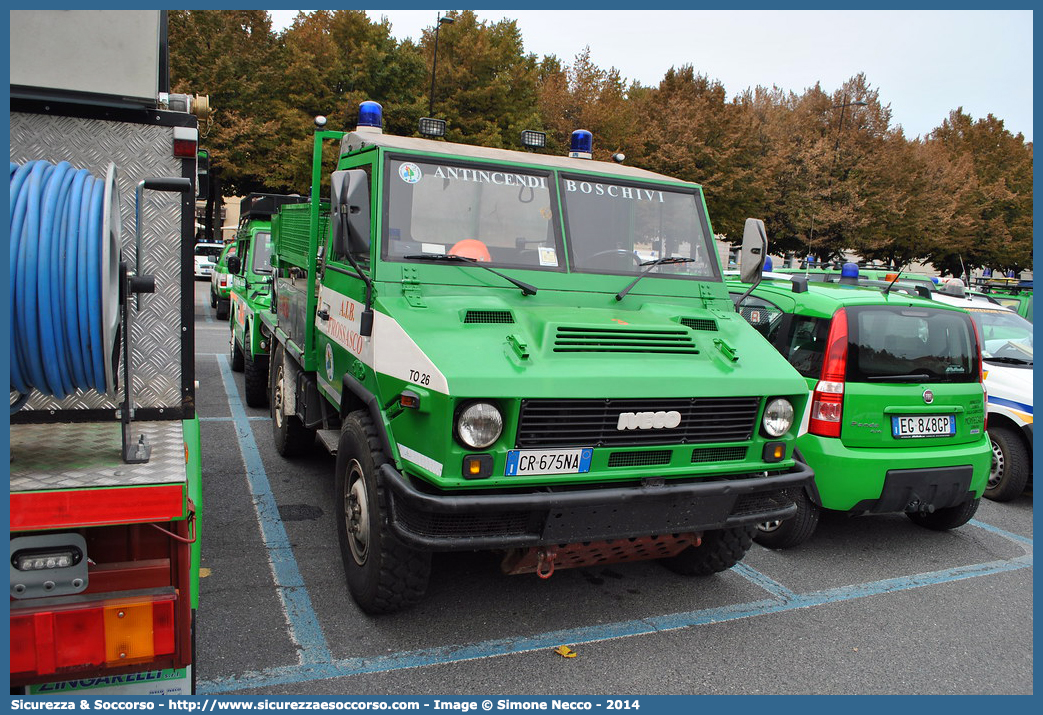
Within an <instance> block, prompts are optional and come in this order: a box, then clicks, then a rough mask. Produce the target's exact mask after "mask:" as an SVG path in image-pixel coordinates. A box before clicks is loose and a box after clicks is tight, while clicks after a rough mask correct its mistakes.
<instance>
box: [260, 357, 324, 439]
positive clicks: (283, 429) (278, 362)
mask: <svg viewBox="0 0 1043 715" xmlns="http://www.w3.org/2000/svg"><path fill="white" fill-rule="evenodd" d="M283 354H284V348H283V346H282V345H279V344H277V345H276V347H275V351H274V352H273V353H272V354H271V356H270V358H269V360H270V362H269V369H268V377H269V379H270V382H269V390H268V394H269V396H270V399H269V403H270V405H271V414H272V442H273V443H274V444H275V451H276V452H278V453H279V454H281V455H282V456H283V457H296V456H297V455H299V454H303V453H304V452H306V451H307V450H309V449H311V448H312V447H313V446H314V445H315V430H313V429H308V428H307V427H305V426H304V424H303V423H302V422H301V420H300V418H299V417H297V415H288V414H286V412H284V411H283V407H284V402H283V395H282V391H283V386H282V378H283V370H284V369H285V366H284V365H283V362H284V361H283Z"/></svg>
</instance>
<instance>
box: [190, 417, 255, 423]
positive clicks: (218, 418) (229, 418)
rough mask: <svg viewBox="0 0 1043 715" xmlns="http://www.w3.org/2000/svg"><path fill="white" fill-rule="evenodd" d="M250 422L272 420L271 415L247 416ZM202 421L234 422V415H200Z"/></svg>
mask: <svg viewBox="0 0 1043 715" xmlns="http://www.w3.org/2000/svg"><path fill="white" fill-rule="evenodd" d="M246 419H247V421H249V422H263V421H264V420H270V419H271V417H256V416H254V417H247V418H246ZM199 421H200V422H234V421H235V418H234V417H200V418H199Z"/></svg>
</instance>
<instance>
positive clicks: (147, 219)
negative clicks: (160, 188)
mask: <svg viewBox="0 0 1043 715" xmlns="http://www.w3.org/2000/svg"><path fill="white" fill-rule="evenodd" d="M172 146H173V129H172V128H171V127H164V126H152V125H142V124H129V123H124V122H112V121H105V120H100V119H81V118H77V117H58V116H49V115H40V114H25V113H12V114H11V161H14V162H18V163H24V162H27V161H32V160H34V159H46V160H48V161H51V162H54V163H57V162H59V161H68V162H70V163H71V164H72V165H73V166H75V167H76V168H82V169H87V170H89V171H90V172H91V173H92V174H93V175H94V176H95V177H98V178H103V177H104V176H105V170H106V167H107V166H108V164H109V162H115V164H116V167H117V171H118V174H117V176H118V181H119V194H120V202H121V204H120V215H121V218H122V223H123V258H124V259H125V260H127V261H128V262H129V263H130V264H131V265H132V266H133V264H134V257H135V256H134V243H135V241H134V237H135V231H134V192H135V189H136V187H137V184H138V182H139V181H141V180H142V179H145V178H153V177H165V176H181V160H180V159H177V158H175V157H174V156H172ZM141 214H142V225H143V227H144V232H143V234H142V245H143V247H144V251H143V257H142V273H144V274H149V273H152V274H154V275H155V277H156V292H155V293H153V294H151V295H143V296H142V297H141V310H140V311H138V312H137V313H135V314H133V315H132V318H131V319H132V330H131V348H132V357H131V365H132V367H133V373H134V403H135V405H136V406H138V407H163V408H168V407H169V408H177V407H179V406H180V405H181V306H180V299H181V288H180V286H181V268H182V266H181V245H180V240H181V239H180V228H181V208H180V199H179V197H178V195H177V194H170V193H161V192H155V191H146V192H145V193H144V201H143V206H142V211H141ZM120 371H121V372H120V380H121V381H122V377H123V376H122V355H121V365H120ZM121 394H122V388H121V389H120V391H119V393H117V396H116V399H115V400H114V399H110V398H107V397H105V396H104V395H99V394H96V393H94V392H93V391H92V392H82V391H80V392H77V393H76V394H75V395H72V396H70V397H67V398H66V399H64V400H57V399H55V398H53V397H46V396H43V395H40V394H39V393H36V394H34V395H33V396H32V397H31V398H30V400H29V404H28V406H27V407H26V408H25V409H31V410H77V409H113V410H116V409H117V408H118V405H119V398H120V396H121Z"/></svg>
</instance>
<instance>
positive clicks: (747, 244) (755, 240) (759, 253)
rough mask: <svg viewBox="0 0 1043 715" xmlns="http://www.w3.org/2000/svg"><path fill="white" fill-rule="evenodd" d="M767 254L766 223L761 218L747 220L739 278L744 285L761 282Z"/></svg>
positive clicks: (743, 234)
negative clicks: (759, 279)
mask: <svg viewBox="0 0 1043 715" xmlns="http://www.w3.org/2000/svg"><path fill="white" fill-rule="evenodd" d="M767 254H768V234H767V233H766V232H765V231H764V222H763V221H761V220H760V219H759V218H748V219H746V227H745V228H744V229H743V232H742V253H741V257H740V259H739V260H740V266H739V278H740V279H741V280H742V282H743V283H754V282H759V281H758V278H759V277H760V273H761V268H763V267H764V257H765V256H766V255H767Z"/></svg>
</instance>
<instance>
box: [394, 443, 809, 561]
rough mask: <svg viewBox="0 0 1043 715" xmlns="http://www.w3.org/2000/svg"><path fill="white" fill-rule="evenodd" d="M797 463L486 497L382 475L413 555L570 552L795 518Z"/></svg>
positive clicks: (800, 480) (799, 480)
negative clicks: (677, 479)
mask: <svg viewBox="0 0 1043 715" xmlns="http://www.w3.org/2000/svg"><path fill="white" fill-rule="evenodd" d="M812 476H813V473H812V471H811V469H810V468H809V467H808V466H807V465H805V464H802V463H800V462H797V464H796V465H795V466H794V468H793V470H792V471H789V472H782V473H778V474H772V475H770V476H766V477H765V476H744V477H733V478H729V479H718V480H701V481H693V482H683V483H671V482H667V483H665V484H663V485H662V486H645V485H638V486H628V487H609V488H600V489H598V488H595V489H587V488H575V489H573V488H569V489H561V490H558V491H549V490H543V491H535V490H529V491H523V492H512V493H488V492H487V493H483V494H430V493H426V492H423V491H420V490H419V489H417V488H416V486H414V485H413V484H412V483H411V482H410V481H409V480H408V479H407V478H405V477H404V476H403V475H402V474H400V473H399V472H398V470H396V469H395V468H394V467H393V466H392V465H390V464H384V465H383V466H381V468H380V479H381V481H382V486H383V487H384V493H385V494H386V495H387V496H388V497H389V499H388V502H389V504H388V507H389V519H390V523H391V528H392V529H393V531H394V532H395V534H396V536H398V538H399V539H400V540H401V541H403V542H404V543H406V544H409V545H410V546H414V547H416V548H422V549H428V550H434V551H462V550H472V549H496V548H518V547H530V546H541V545H546V544H569V543H576V542H582V541H599V540H605V539H622V538H629V537H637V536H649V535H653V534H678V533H685V532H701V531H707V530H712V529H723V528H730V527H736V526H743V525H751V524H757V523H760V522H762V521H769V520H773V519H785V518H787V517H789V516H792V515H793V514H794V513H796V506H795V505H794V503H793V501H792V499H791V498H790V497H789V496H788V495H787V490H789V489H797V488H801V487H803V486H804V485H806V484H808V483H809V482H810V481H811V479H812Z"/></svg>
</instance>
